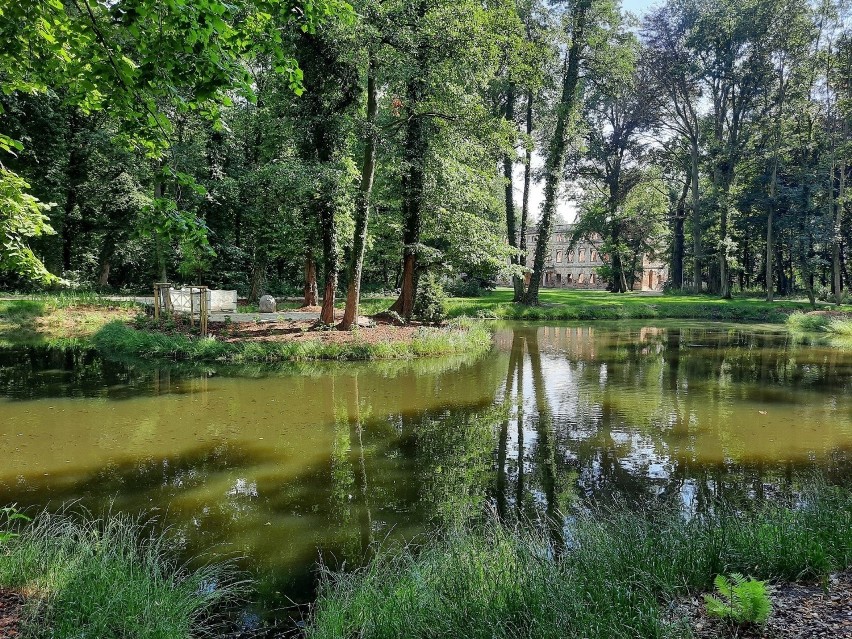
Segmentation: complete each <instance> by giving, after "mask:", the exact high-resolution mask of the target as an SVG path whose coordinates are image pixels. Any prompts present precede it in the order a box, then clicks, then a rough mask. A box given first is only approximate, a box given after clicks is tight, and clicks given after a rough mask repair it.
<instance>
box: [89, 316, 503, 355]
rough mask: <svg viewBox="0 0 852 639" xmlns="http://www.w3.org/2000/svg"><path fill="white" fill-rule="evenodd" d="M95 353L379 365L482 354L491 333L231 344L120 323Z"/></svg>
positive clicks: (454, 329)
mask: <svg viewBox="0 0 852 639" xmlns="http://www.w3.org/2000/svg"><path fill="white" fill-rule="evenodd" d="M92 344H93V345H94V347H95V348H97V349H98V350H99V351H101V352H102V353H105V354H109V355H112V356H123V357H146V358H169V359H176V360H193V361H198V362H204V361H207V362H229V363H234V364H245V363H252V362H283V361H310V360H381V359H406V358H412V357H423V356H437V355H456V354H463V353H465V354H467V353H483V352H485V351H486V350H488V349H489V348H490V347H491V332H490V330H489V329H488V328H487V327H486V326H484V325H483V324H482V323H480V322H463V323H456V324H453V325H451V326H448V327H446V328H425V327H424V328H421V329H419V330H418V332H417V334H416V335H415V336H414V338H413V339H411V340H410V341H409V340H400V341H396V342H394V341H388V342H380V343H367V342H360V341H357V339H356V341H354V342H351V343H346V344H337V343H324V342H321V341H319V340H311V339H306V340H304V341H280V342H263V341H234V342H225V341H221V340H216V339H212V338H192V337H188V336H186V335H179V334H178V335H167V334H164V333H159V332H155V331H148V330H136V329H134V328H131V327H129V326H127V325H126V324H125V323H123V322H113V323H111V324H107V325H106V326H104V327H103V328H102V329H101V330H100V331H98V332H97V333H96V334H95V335H94V336H93V338H92Z"/></svg>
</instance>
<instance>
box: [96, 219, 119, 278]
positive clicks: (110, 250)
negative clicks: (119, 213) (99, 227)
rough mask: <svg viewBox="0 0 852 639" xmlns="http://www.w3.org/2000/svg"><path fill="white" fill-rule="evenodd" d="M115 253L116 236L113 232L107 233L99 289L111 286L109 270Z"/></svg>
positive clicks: (103, 248) (101, 262) (102, 247)
mask: <svg viewBox="0 0 852 639" xmlns="http://www.w3.org/2000/svg"><path fill="white" fill-rule="evenodd" d="M114 253H115V236H114V233H113V232H110V233H107V234H106V236H105V237H104V242H103V244H102V245H101V254H100V259H99V262H100V272H99V274H98V289H99V290H103V289H105V288H106V287H107V286H109V272H110V269H111V266H112V256H113V255H114Z"/></svg>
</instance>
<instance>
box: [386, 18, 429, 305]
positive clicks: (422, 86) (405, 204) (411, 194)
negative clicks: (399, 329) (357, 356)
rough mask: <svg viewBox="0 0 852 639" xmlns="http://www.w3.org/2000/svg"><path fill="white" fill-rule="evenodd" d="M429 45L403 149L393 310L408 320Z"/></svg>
mask: <svg viewBox="0 0 852 639" xmlns="http://www.w3.org/2000/svg"><path fill="white" fill-rule="evenodd" d="M418 11H419V17H421V18H422V17H423V16H425V15H426V2H425V1H421V3H420V6H419V9H418ZM426 54H427V52H426V43H423V44H422V45H421V46H419V47H418V51H417V63H416V65H415V71H414V73H413V76H412V77H411V78H410V79H409V80H408V84H407V86H406V97H407V100H408V105H407V111H408V113H407V122H406V127H405V143H404V148H403V162H402V165H403V167H404V171H403V174H402V216H403V220H404V224H405V226H404V229H403V238H402V239H403V245H404V246H403V252H402V289H401V291H400V293H399V297H398V298H397V300H396V301H395V302H394V303H393V305H392V306H391V308H390V310H392V311H395V312H397V313H399V314H400V315H401V316H402V317H403V318H404V319H406V320H408V319H411V314H412V312H413V311H414V296H415V293H416V288H417V277H416V273H415V271H416V268H417V251H418V249H419V246H420V229H421V226H422V219H421V215H422V209H423V183H424V174H425V170H426V167H425V165H426V152H427V150H428V140H427V137H426V124H425V121H424V116H422V115H419V114H418V113H416V112H415V110H416V109H417V107H418V105H419V104H420V102H421V101H422V100H423V98H424V97H425V93H426V83H425V80H424V78H423V76H424V75H425V73H426V70H425V66H426Z"/></svg>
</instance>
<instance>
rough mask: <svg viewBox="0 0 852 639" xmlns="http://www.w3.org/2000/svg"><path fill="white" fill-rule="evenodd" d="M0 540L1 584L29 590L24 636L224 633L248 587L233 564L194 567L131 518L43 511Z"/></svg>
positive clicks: (179, 637) (95, 638)
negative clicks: (221, 625) (224, 616)
mask: <svg viewBox="0 0 852 639" xmlns="http://www.w3.org/2000/svg"><path fill="white" fill-rule="evenodd" d="M14 523H15V524H18V525H16V526H14V528H15V532H17V533H18V536H17V537H13V538H12V539H10V540H8V541H6V542H4V543H2V544H0V586H2V587H6V588H13V589H16V590H19V591H21V592H23V593H24V594H25V595H26V597H27V603H26V605H25V607H24V619H23V636H24V637H25V638H27V637H32V638H35V637H51V638H52V639H113V638H114V639H189V638H190V637H194V638H197V637H205V636H209V637H213V636H218V635H217V627H218V624H217V622H216V621H215V620H216V619H218V618H220V614H221V612H222V610H223V609H224V608H225V607H227V605H228V604H229V602H231V601H234V600H235V599H236V598H237V597H239V596H240V593H241V590H242V586H241V584H240V583H239V582H237V581H234V580H233V578H232V577H231V576H229V574H228V567H227V566H220V567H210V568H205V569H201V570H197V571H189V570H187V569H185V568H184V567H182V566H180V565H178V564H177V563H176V562H174V561H173V560H172V559H170V558H169V557H170V554H169V553H168V551H167V547H168V543H167V541H166V540H165V539H164V538H163V537H158V536H146V535H144V534H143V532H142V527H141V526H140V524H139V523H138V522H137V521H134V520H132V519H130V518H128V517H126V516H122V515H118V516H112V517H110V518H108V519H106V520H97V519H93V518H91V517H89V516H71V515H68V514H59V515H52V514H49V513H42V514H40V515H38V516H37V517H36V518H35V520H34V521H33V522H32V523H28V524H21V522H14Z"/></svg>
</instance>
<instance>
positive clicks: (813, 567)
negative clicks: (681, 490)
mask: <svg viewBox="0 0 852 639" xmlns="http://www.w3.org/2000/svg"><path fill="white" fill-rule="evenodd" d="M850 564H852V494H850V492H849V491H848V490H841V489H834V488H827V487H821V488H814V489H809V490H808V491H806V492H805V493H804V494H803V495H802V496H801V499H800V501H799V502H798V503H797V506H796V507H795V508H787V507H783V506H780V505H765V506H762V507H758V508H756V509H754V510H751V511H748V512H746V511H742V510H735V509H733V508H730V507H725V506H724V505H723V504H719V505H717V507H715V508H714V509H713V510H712V511H711V512H710V513H709V514H706V515H702V516H696V517H693V518H686V517H684V516H683V515H682V513H680V512H679V511H678V510H677V509H675V508H663V509H657V510H654V511H644V512H643V511H640V510H637V509H635V508H628V507H625V506H615V507H608V508H597V509H594V510H592V511H589V512H584V513H582V514H579V515H578V516H577V517H576V518H573V519H572V523H571V530H570V537H569V541H568V543H566V544H565V545H560V544H557V545H555V546H554V545H553V544H551V543H548V541H546V540H545V538H544V537H543V536H541V535H536V534H532V533H529V532H523V531H521V530H520V529H511V528H506V527H503V526H501V525H499V524H496V523H492V524H489V525H486V526H485V530H484V531H482V530H478V529H474V528H463V529H459V530H456V531H453V532H450V533H448V534H445V535H441V536H437V537H436V538H434V539H432V540H430V541H428V542H426V543H425V544H424V545H422V546H419V547H417V546H408V547H405V548H386V549H384V550H380V551H379V553H378V555H377V556H376V558H375V559H374V560H373V561H372V562H371V563H370V564H369V565H368V566H367V567H366V568H364V569H361V570H357V571H355V572H352V573H345V572H337V573H333V572H328V571H327V572H326V573H325V578H324V581H323V586H322V588H321V591H320V596H319V599H318V601H317V603H316V606H315V608H314V611H313V616H312V617H311V619H310V622H309V625H308V628H307V633H306V634H307V637H308V639H332V638H335V639H336V638H338V637H359V638H360V639H378V638H382V639H392V638H395V637H399V638H402V637H405V638H411V639H418V638H424V639H425V638H427V637H429V638H431V637H466V638H468V639H509V638H513V639H514V638H521V637H530V638H539V637H542V638H544V637H548V638H549V637H584V638H586V639H616V638H625V639H627V638H639V637H641V638H646V639H650V638H663V637H687V636H689V635H688V631H687V630H686V628H685V627H684V625H683V623H682V622H681V621H680V620H678V619H671V618H670V616H669V615H668V614H667V611H668V609H669V603H670V602H671V601H673V600H674V599H675V598H676V597H678V596H681V595H684V594H686V593H697V592H706V591H708V590H710V589H711V588H712V584H713V579H714V577H715V576H716V575H717V574H720V573H731V572H742V573H743V574H746V575H751V576H753V577H755V578H757V579H783V580H798V579H805V578H820V577H823V576H825V575H826V574H827V573H828V572H829V571H831V570H833V569H837V568H844V567H847V566H849V565H850Z"/></svg>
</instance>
